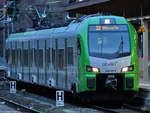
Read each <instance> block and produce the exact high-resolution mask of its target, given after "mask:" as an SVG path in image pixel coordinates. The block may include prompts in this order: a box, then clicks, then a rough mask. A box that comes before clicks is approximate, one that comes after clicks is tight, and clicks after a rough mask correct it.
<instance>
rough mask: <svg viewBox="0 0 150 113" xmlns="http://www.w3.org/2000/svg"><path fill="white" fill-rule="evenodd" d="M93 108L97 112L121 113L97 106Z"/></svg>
mask: <svg viewBox="0 0 150 113" xmlns="http://www.w3.org/2000/svg"><path fill="white" fill-rule="evenodd" d="M91 108H93V109H96V110H102V111H105V112H107V113H119V112H117V111H114V110H112V109H108V108H105V107H100V106H97V105H92V106H91Z"/></svg>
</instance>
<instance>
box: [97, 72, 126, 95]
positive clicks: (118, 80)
mask: <svg viewBox="0 0 150 113" xmlns="http://www.w3.org/2000/svg"><path fill="white" fill-rule="evenodd" d="M123 85H124V74H97V75H96V91H97V92H110V91H119V92H120V91H123Z"/></svg>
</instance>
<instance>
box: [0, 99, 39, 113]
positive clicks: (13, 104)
mask: <svg viewBox="0 0 150 113" xmlns="http://www.w3.org/2000/svg"><path fill="white" fill-rule="evenodd" d="M0 100H1V101H4V102H6V105H8V106H11V107H13V108H17V109H18V108H19V109H20V111H23V112H29V113H41V112H40V111H37V110H35V109H33V108H32V107H27V106H24V105H21V104H18V103H16V102H14V101H12V100H8V99H6V98H4V97H0Z"/></svg>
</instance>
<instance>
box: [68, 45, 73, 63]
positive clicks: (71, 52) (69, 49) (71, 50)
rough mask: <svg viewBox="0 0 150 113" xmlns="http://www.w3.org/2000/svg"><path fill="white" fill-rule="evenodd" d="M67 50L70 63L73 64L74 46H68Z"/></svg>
mask: <svg viewBox="0 0 150 113" xmlns="http://www.w3.org/2000/svg"><path fill="white" fill-rule="evenodd" d="M67 49H68V50H67V52H68V64H70V65H73V59H74V58H73V47H68V48H67Z"/></svg>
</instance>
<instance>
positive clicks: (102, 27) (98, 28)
mask: <svg viewBox="0 0 150 113" xmlns="http://www.w3.org/2000/svg"><path fill="white" fill-rule="evenodd" d="M89 31H128V26H127V25H89Z"/></svg>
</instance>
